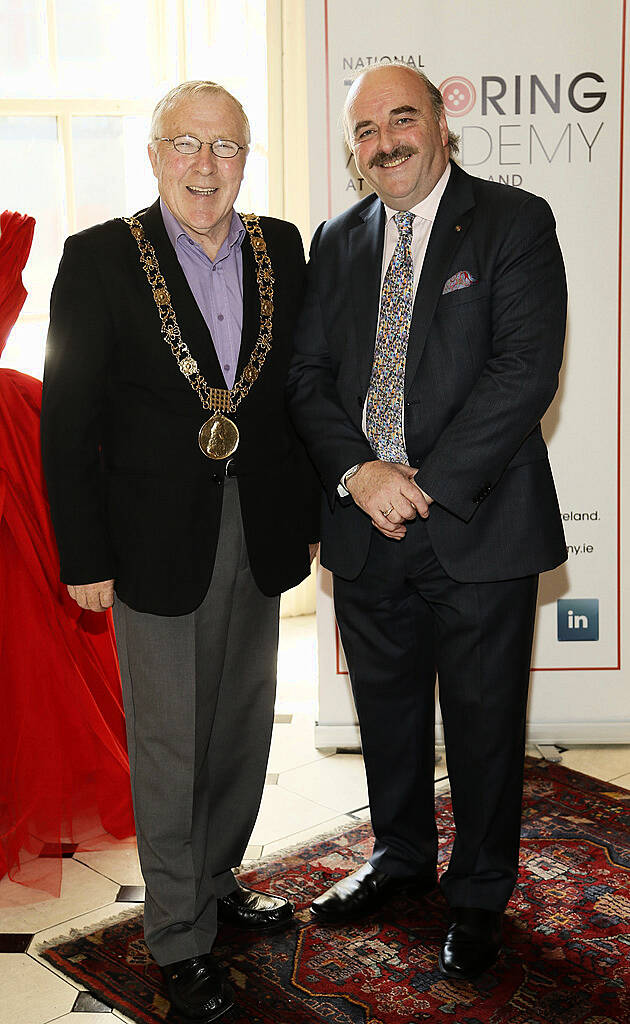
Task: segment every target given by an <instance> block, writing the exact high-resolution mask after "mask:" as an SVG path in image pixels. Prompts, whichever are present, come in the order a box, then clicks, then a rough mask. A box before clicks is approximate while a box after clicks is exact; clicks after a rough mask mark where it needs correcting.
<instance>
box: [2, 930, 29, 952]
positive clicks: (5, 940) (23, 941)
mask: <svg viewBox="0 0 630 1024" xmlns="http://www.w3.org/2000/svg"><path fill="white" fill-rule="evenodd" d="M33 937H34V936H33V935H27V934H26V932H0V953H26V950H27V949H28V947H29V946H30V944H31V941H32V939H33Z"/></svg>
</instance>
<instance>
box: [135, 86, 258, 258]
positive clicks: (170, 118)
mask: <svg viewBox="0 0 630 1024" xmlns="http://www.w3.org/2000/svg"><path fill="white" fill-rule="evenodd" d="M159 134H160V136H164V137H165V138H169V139H173V138H175V137H176V136H177V135H194V136H196V138H198V139H201V141H203V142H214V140H215V139H231V140H232V141H233V142H237V143H238V144H239V146H245V148H244V149H241V150H239V152H238V153H237V154H236V156H235V157H232V158H230V159H225V158H224V157H218V156H214V154H213V153H212V151H211V149H210V147H209V146H202V147H201V149H200V150H199V152H198V153H195V154H193V155H192V156H186V155H184V154H182V153H178V152H177V150H176V149H175V148H174V147H173V144H172V143H171V142H154V143H153V146H155V149H154V148H153V146H152V145H149V159H150V161H151V166H152V167H153V173H154V174H155V177H156V178H157V180H158V190H159V193H160V196H161V197H162V199H163V200H164V202H165V203H166V205H167V206H168V208H169V210H170V211H171V213H172V214H173V216H174V217H176V218H177V220H178V221H179V223H180V224H181V226H182V227H183V228H184V229H185V230H186V231H187V232H188V234H189V235H190V236H191V238H194V240H195V241H196V242H198V243H199V245H201V246H202V248H203V249H204V251H205V252H206V253H207V254H208V256H209V257H210V259H214V257H215V256H216V254H217V253H218V251H219V249H220V248H221V245H222V244H223V242H224V241H225V239H226V238H227V234H228V231H229V229H230V222H231V220H232V209H233V207H234V203H235V201H236V197H237V195H238V191H239V189H240V187H241V181H242V180H243V172H244V169H245V160H246V158H247V145H246V139H245V131H244V125H243V123H242V119H241V117H240V116H239V112H238V109H237V107H236V106H235V105H234V103H233V101H232V100H231V99H230V97H229V96H225V95H223V94H222V93H218V94H216V93H215V94H213V93H210V92H207V93H204V92H200V93H197V94H195V95H191V96H184V97H182V99H181V100H180V102H179V103H177V104H176V105H175V106H174V107H173V109H172V110H169V111H167V113H166V114H165V115H164V117H163V119H162V123H161V124H160V131H159Z"/></svg>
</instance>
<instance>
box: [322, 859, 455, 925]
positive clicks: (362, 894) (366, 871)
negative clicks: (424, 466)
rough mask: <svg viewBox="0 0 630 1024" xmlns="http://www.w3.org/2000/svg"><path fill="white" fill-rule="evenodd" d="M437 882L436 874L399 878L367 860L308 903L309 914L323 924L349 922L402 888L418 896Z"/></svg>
mask: <svg viewBox="0 0 630 1024" xmlns="http://www.w3.org/2000/svg"><path fill="white" fill-rule="evenodd" d="M436 885H437V876H436V875H435V874H432V875H407V876H405V877H403V878H398V877H394V876H393V875H386V874H385V872H384V871H379V870H378V869H377V868H375V867H372V865H371V864H370V862H369V861H368V862H367V863H366V864H364V865H363V866H362V867H360V868H359V869H358V871H353V872H352V874H351V875H346V877H345V878H342V879H340V880H339V881H338V882H335V884H334V885H333V886H332V887H331V888H330V889H328V890H327V891H326V892H324V893H322V895H321V896H318V897H317V899H316V900H314V901H313V903H312V904H311V914H312V915H313V917H315V918H316V919H317V920H318V921H321V922H322V923H323V924H329V923H330V924H337V923H338V922H341V921H351V920H353V919H354V918H355V917H361V916H362V915H363V914H371V913H372V911H373V910H377V909H378V908H379V907H381V906H382V905H383V904H384V903H385V902H386V901H387V900H388V899H389V898H390V897H391V896H393V895H394V894H395V893H397V892H400V891H401V890H403V889H412V888H413V889H414V890H415V891H416V893H417V894H418V895H420V893H422V892H429V890H431V889H433V888H434V887H435V886H436Z"/></svg>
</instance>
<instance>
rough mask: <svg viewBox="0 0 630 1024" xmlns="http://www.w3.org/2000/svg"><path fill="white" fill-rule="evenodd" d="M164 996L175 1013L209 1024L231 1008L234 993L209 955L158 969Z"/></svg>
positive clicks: (194, 957)
mask: <svg viewBox="0 0 630 1024" xmlns="http://www.w3.org/2000/svg"><path fill="white" fill-rule="evenodd" d="M162 974H163V975H164V980H165V982H166V988H167V991H168V997H169V999H170V1001H171V1006H172V1008H173V1010H175V1012H176V1013H178V1014H180V1016H182V1017H183V1018H184V1019H185V1020H190V1021H196V1022H197V1024H210V1022H211V1021H213V1020H216V1019H217V1018H218V1017H220V1016H221V1014H223V1013H225V1012H226V1010H229V1009H230V1007H231V1006H233V1005H234V992H233V991H232V989H231V987H230V986H229V985H228V984H227V982H226V981H225V980H224V977H223V972H222V971H221V970H220V969H219V967H218V966H217V964H216V962H215V961H214V960H213V959H212V957H211V955H210V954H209V953H206V954H205V955H204V956H191V957H189V958H188V959H187V960H179V961H178V962H177V963H174V964H166V966H165V967H163V968H162Z"/></svg>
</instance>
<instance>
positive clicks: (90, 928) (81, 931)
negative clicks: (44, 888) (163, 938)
mask: <svg viewBox="0 0 630 1024" xmlns="http://www.w3.org/2000/svg"><path fill="white" fill-rule="evenodd" d="M138 914H140V915H141V914H142V910H141V909H140V910H139V909H138V907H137V906H136V907H127V909H126V910H123V911H121V913H119V914H112V915H110V916H109V917H104V918H103V920H102V921H96V922H95V921H92V922H91V924H86V925H84V926H83V927H82V928H71V929H70V931H69V932H67V933H66V934H62V935H57V936H56V937H55V938H54V939H45V940H44V941H42V942H41V943H38V944H36V946H35V950H34V952H35V953H45V952H46V950H47V949H51V948H52V947H53V946H57V945H59V944H60V943H62V942H70V941H72V940H73V939H82V938H84V937H85V936H86V935H93V934H94V933H95V932H100V931H102V929H103V928H109V927H110V926H112V925H117V924H122V923H123V922H124V921H128V920H129V919H130V918H132V917H136V916H137V915H138Z"/></svg>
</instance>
